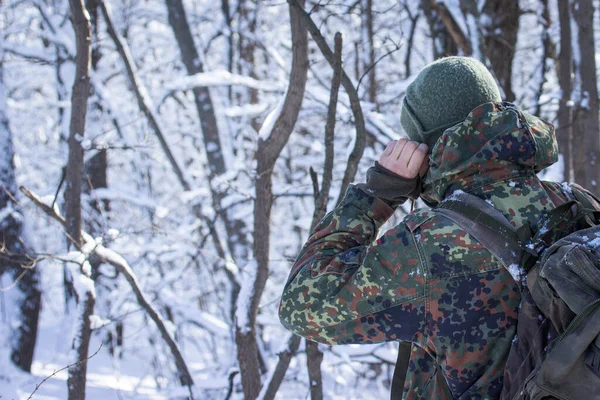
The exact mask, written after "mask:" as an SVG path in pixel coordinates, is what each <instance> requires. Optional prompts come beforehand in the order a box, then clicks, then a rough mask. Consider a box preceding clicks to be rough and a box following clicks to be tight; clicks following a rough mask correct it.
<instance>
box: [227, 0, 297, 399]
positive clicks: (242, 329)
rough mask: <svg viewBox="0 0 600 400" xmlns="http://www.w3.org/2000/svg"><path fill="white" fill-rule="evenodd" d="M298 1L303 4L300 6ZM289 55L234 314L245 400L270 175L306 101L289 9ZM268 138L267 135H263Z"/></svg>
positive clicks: (263, 275) (260, 154) (263, 263)
mask: <svg viewBox="0 0 600 400" xmlns="http://www.w3.org/2000/svg"><path fill="white" fill-rule="evenodd" d="M303 3H304V2H302V3H301V4H302V6H303ZM289 8H290V23H291V31H292V43H294V47H293V55H292V70H291V73H290V80H289V87H288V91H287V93H286V96H285V100H284V102H283V105H282V107H281V111H280V113H279V115H278V116H277V118H276V120H275V124H274V125H273V127H272V129H270V130H269V131H268V132H265V133H264V134H265V136H263V137H262V138H261V139H259V142H258V149H257V152H256V160H257V166H256V192H255V193H256V198H255V201H254V246H253V249H254V258H255V265H251V267H250V268H249V270H246V271H245V272H246V273H247V274H248V275H249V276H247V277H246V279H245V281H244V283H243V285H242V290H241V293H240V297H239V299H238V303H237V304H238V309H237V312H236V316H237V323H236V332H235V339H236V344H237V349H238V362H239V365H240V372H241V375H242V386H243V388H244V396H245V398H246V399H255V398H256V397H257V396H258V395H259V393H260V388H261V380H260V365H259V360H258V348H257V343H256V340H257V338H256V315H257V313H258V305H259V302H260V298H261V295H262V293H263V290H264V288H265V284H266V282H267V277H268V275H269V249H270V240H269V236H270V232H271V229H270V223H271V206H272V204H273V192H272V174H273V167H274V166H275V162H276V161H277V158H278V157H279V155H280V153H281V150H282V149H283V147H284V146H285V144H286V143H287V141H288V139H289V137H290V135H291V134H292V130H293V128H294V125H295V124H296V119H297V118H298V113H299V112H300V107H301V105H302V100H303V98H304V89H305V87H306V78H307V72H308V38H307V33H306V23H305V22H304V20H303V19H302V18H301V14H302V12H303V10H301V9H299V8H298V7H295V6H293V5H290V7H289ZM267 135H268V136H267Z"/></svg>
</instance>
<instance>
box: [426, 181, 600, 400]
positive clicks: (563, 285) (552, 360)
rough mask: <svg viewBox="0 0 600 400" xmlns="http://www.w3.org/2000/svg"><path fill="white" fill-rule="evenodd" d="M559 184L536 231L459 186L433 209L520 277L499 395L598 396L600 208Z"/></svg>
mask: <svg viewBox="0 0 600 400" xmlns="http://www.w3.org/2000/svg"><path fill="white" fill-rule="evenodd" d="M566 188H567V190H566V192H567V194H568V195H569V197H570V198H571V199H570V200H569V201H567V202H566V203H564V204H562V205H560V206H558V207H556V208H555V209H554V210H552V211H551V212H550V213H549V214H547V215H545V216H543V219H542V217H541V220H540V222H539V223H538V224H537V226H538V229H537V232H534V231H532V229H531V227H530V226H529V225H528V224H525V225H524V226H522V227H520V228H519V229H516V228H514V227H513V226H512V225H511V224H510V223H509V222H508V220H507V219H506V218H505V217H504V215H502V214H501V213H500V212H499V211H498V210H496V209H495V208H494V207H493V206H492V205H490V204H488V203H487V202H485V201H484V200H482V199H480V198H478V197H476V196H474V195H471V194H468V193H464V192H458V193H455V194H453V195H452V196H450V197H449V198H448V199H446V200H444V201H443V202H442V203H441V204H440V205H439V207H437V208H436V209H435V210H434V211H435V212H436V213H438V214H441V215H444V216H446V217H447V218H449V219H451V220H452V221H454V222H455V223H456V224H457V225H459V226H460V227H461V228H463V229H464V230H465V231H466V232H467V233H469V234H470V235H472V236H473V237H474V238H475V239H477V240H478V241H479V242H480V243H481V244H482V245H483V246H485V247H486V248H487V249H488V250H489V251H490V252H491V253H492V254H493V255H494V256H495V257H496V258H498V260H500V262H501V263H502V264H503V266H504V267H505V268H507V269H508V270H509V272H511V274H512V275H513V276H514V277H515V279H516V280H517V281H518V282H519V283H520V288H521V304H520V310H519V316H518V323H517V336H516V337H515V339H514V340H513V344H512V346H511V350H510V353H509V356H508V360H507V363H506V366H505V370H504V388H503V391H502V395H501V399H503V400H542V399H547V400H552V399H560V400H562V399H565V400H567V399H573V400H579V399H599V400H600V211H598V210H596V209H595V208H594V205H593V202H592V198H593V199H594V200H596V201H597V199H596V198H594V197H592V195H591V194H589V192H584V190H583V189H582V188H580V187H578V186H577V185H571V186H567V187H566ZM598 203H600V202H598ZM569 214H572V217H571V216H569Z"/></svg>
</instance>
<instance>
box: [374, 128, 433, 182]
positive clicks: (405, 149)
mask: <svg viewBox="0 0 600 400" xmlns="http://www.w3.org/2000/svg"><path fill="white" fill-rule="evenodd" d="M428 151H429V147H427V145H426V144H425V143H417V142H411V141H410V140H408V139H405V138H400V139H398V140H392V142H391V143H390V144H388V145H387V147H386V148H385V150H384V151H383V154H381V156H380V157H379V160H378V162H379V164H380V165H381V166H382V167H384V168H385V169H387V170H389V171H391V172H393V173H395V174H397V175H400V176H401V177H403V178H407V179H412V178H415V177H416V176H417V175H420V176H424V175H425V173H426V172H427V169H428V168H429V157H428V155H427V153H428Z"/></svg>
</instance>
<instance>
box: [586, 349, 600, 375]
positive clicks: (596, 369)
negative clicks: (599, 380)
mask: <svg viewBox="0 0 600 400" xmlns="http://www.w3.org/2000/svg"><path fill="white" fill-rule="evenodd" d="M585 364H586V365H587V366H588V367H589V368H590V369H591V370H592V372H593V373H594V374H596V376H598V377H600V348H598V346H596V344H595V343H592V344H591V345H590V346H589V347H588V351H587V354H586V355H585Z"/></svg>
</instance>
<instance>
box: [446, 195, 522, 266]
mask: <svg viewBox="0 0 600 400" xmlns="http://www.w3.org/2000/svg"><path fill="white" fill-rule="evenodd" d="M435 212H436V213H438V214H441V215H443V216H445V217H447V218H448V219H450V220H451V221H453V222H454V223H456V224H457V225H458V226H460V227H461V228H462V229H464V230H465V231H466V232H467V233H468V234H470V235H471V236H473V237H474V238H475V239H477V241H479V243H481V244H482V245H483V246H484V247H485V248H486V249H487V250H489V251H490V253H492V254H493V255H494V256H495V257H496V258H497V259H499V260H500V262H501V263H502V265H503V266H504V267H506V268H508V267H510V266H511V265H520V262H521V260H522V258H523V253H525V252H527V250H526V248H524V247H523V246H522V245H521V243H523V242H524V240H523V239H526V237H527V235H528V234H529V235H531V232H530V231H529V232H527V231H525V230H520V231H517V229H516V228H515V227H514V226H512V224H511V223H510V222H509V221H508V220H507V219H506V217H504V215H502V213H501V212H500V211H498V210H496V209H495V208H494V207H493V206H492V205H491V204H488V203H487V202H485V201H484V200H483V199H480V198H479V197H477V196H474V195H472V194H469V193H465V192H459V193H456V194H453V195H452V196H450V197H448V198H446V199H445V200H444V201H443V202H442V203H440V205H439V206H438V207H437V208H436V209H435Z"/></svg>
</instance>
